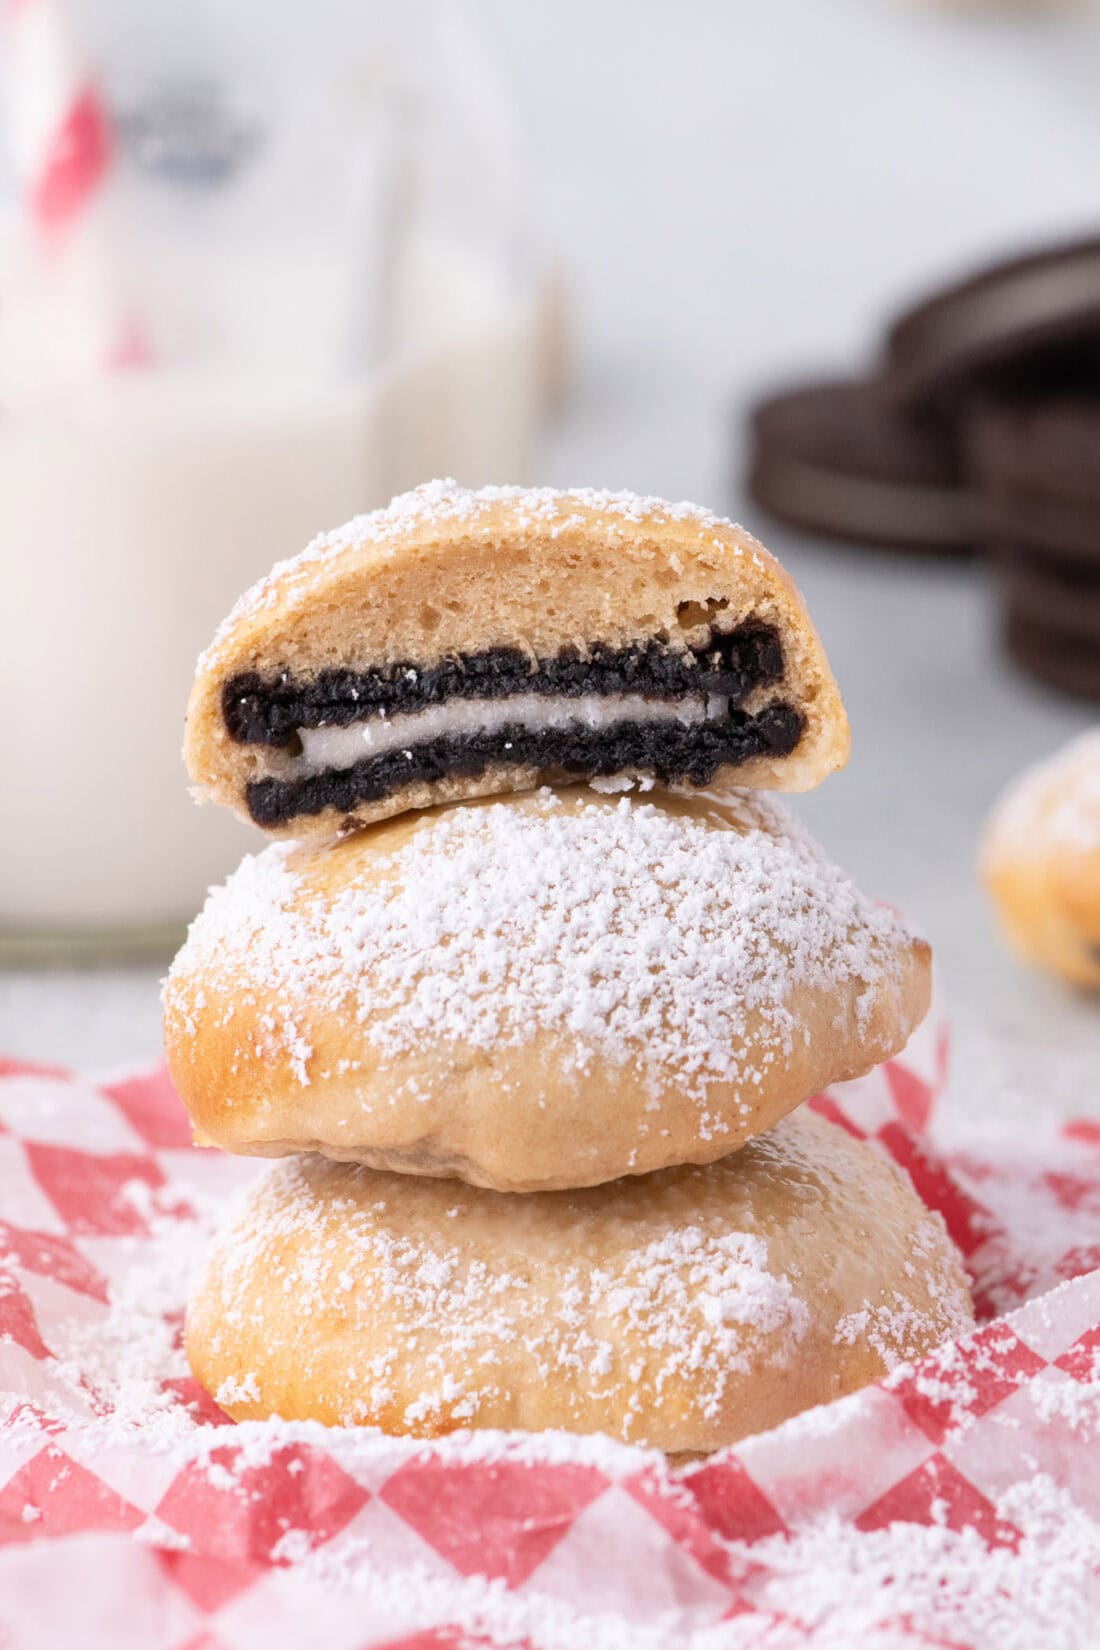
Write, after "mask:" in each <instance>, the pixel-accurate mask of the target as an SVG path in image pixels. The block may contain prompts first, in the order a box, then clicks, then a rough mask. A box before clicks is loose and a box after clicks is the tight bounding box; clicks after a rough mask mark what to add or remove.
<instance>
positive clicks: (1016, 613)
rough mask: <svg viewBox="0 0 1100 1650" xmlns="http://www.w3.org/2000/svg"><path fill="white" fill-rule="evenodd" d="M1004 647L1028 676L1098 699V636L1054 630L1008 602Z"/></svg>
mask: <svg viewBox="0 0 1100 1650" xmlns="http://www.w3.org/2000/svg"><path fill="white" fill-rule="evenodd" d="M1004 639H1005V646H1006V648H1007V649H1008V652H1009V654H1010V655H1011V656H1012V658H1013V659H1014V660H1015V661H1016V663H1017V664H1018V665H1019V666H1020V668H1021V669H1022V670H1026V671H1027V673H1028V675H1029V676H1036V677H1038V678H1039V679H1040V681H1043V682H1047V683H1048V684H1049V685H1050V686H1051V687H1054V688H1057V689H1059V691H1060V692H1062V693H1068V694H1071V695H1072V696H1073V697H1074V698H1076V699H1100V637H1097V636H1089V637H1082V636H1081V635H1079V634H1072V633H1070V632H1063V631H1060V630H1053V629H1051V628H1049V627H1048V626H1047V625H1045V624H1043V623H1041V622H1038V621H1037V620H1036V619H1035V618H1034V617H1033V616H1032V614H1031V612H1030V611H1029V610H1028V609H1026V608H1025V609H1021V608H1020V607H1018V606H1015V605H1012V604H1010V605H1009V606H1008V608H1007V611H1006V614H1005V623H1004Z"/></svg>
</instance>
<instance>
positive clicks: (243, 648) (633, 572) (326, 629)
mask: <svg viewBox="0 0 1100 1650" xmlns="http://www.w3.org/2000/svg"><path fill="white" fill-rule="evenodd" d="M184 755H185V759H186V762H187V766H188V770H189V772H190V774H191V777H192V779H193V780H194V781H195V783H196V786H197V787H198V790H199V793H200V795H205V796H207V797H211V798H213V799H214V800H216V801H219V802H223V803H226V804H228V806H230V807H232V808H233V809H235V810H236V811H237V812H238V813H240V814H242V815H243V816H245V817H246V818H249V819H251V820H252V821H253V822H254V823H256V824H258V825H260V826H262V827H263V828H264V829H265V830H267V831H269V832H271V833H272V834H273V835H278V836H293V837H300V836H305V835H310V834H332V833H333V832H338V831H346V830H351V829H353V828H355V827H356V826H358V825H362V824H368V823H370V822H371V821H373V820H378V819H383V818H386V817H388V816H389V815H392V814H396V813H401V812H403V811H404V810H405V809H408V808H422V807H427V806H430V805H432V804H434V803H438V802H446V801H455V800H458V799H460V798H465V797H472V796H481V795H489V794H493V793H495V792H502V791H517V790H526V789H530V788H531V787H533V786H535V785H537V784H541V783H543V782H544V781H547V780H550V781H553V780H560V779H562V778H589V779H590V778H594V777H597V776H599V777H603V778H612V777H622V778H624V779H629V780H635V779H642V780H644V779H647V778H648V779H652V780H656V781H659V782H661V783H663V784H666V785H688V786H711V785H713V784H714V783H715V782H721V781H724V780H727V779H728V780H730V781H732V782H735V783H736V784H737V785H741V786H744V785H748V786H753V787H760V788H766V789H775V790H807V789H809V788H811V787H812V786H814V785H816V784H817V783H818V782H819V781H820V780H821V779H823V778H824V777H825V776H826V774H828V773H830V772H832V771H833V770H834V769H836V768H839V767H842V766H843V765H844V762H845V761H846V760H847V755H848V724H847V718H846V716H845V713H844V707H843V704H842V702H841V699H840V695H839V693H838V691H837V687H836V684H835V682H834V680H833V677H832V673H831V671H830V669H829V665H828V661H827V660H826V658H825V654H824V651H823V649H822V646H821V643H820V641H819V639H818V637H817V634H816V632H815V630H814V628H813V625H812V623H811V622H810V619H809V616H808V614H807V613H806V610H805V607H804V606H803V604H802V601H801V598H800V597H799V594H798V592H797V590H796V589H795V586H794V584H793V583H792V581H791V579H790V578H789V577H788V575H787V574H786V573H785V572H784V570H783V569H782V568H781V567H780V566H779V564H778V563H777V562H776V561H775V560H774V559H773V558H772V557H771V556H770V555H769V554H768V553H767V551H766V550H764V548H763V547H762V546H761V545H760V544H758V543H757V542H756V540H755V539H753V538H752V537H751V536H750V535H749V534H748V533H746V532H744V531H743V530H742V529H741V528H739V527H735V526H733V525H732V524H731V523H730V522H727V521H722V520H720V519H718V518H717V517H715V516H712V515H710V514H708V513H707V512H706V511H703V510H700V509H698V508H696V507H695V506H694V505H687V504H668V503H665V502H664V501H662V500H659V499H642V498H639V497H636V496H635V495H633V494H623V493H603V492H590V491H577V492H562V493H559V492H553V491H551V490H549V489H536V490H530V489H523V488H518V487H491V488H485V489H483V490H481V491H480V492H469V491H467V490H465V489H463V488H460V487H459V486H458V485H457V483H454V482H432V483H430V484H429V485H427V486H424V487H421V488H418V489H417V490H416V491H415V492H413V493H408V494H404V495H402V496H401V497H399V498H397V499H395V500H394V501H393V503H392V504H391V505H389V507H388V508H387V509H385V510H380V511H377V512H375V513H374V514H373V515H368V516H361V517H358V518H357V519H356V520H354V521H352V522H349V523H348V524H347V526H345V527H342V528H340V529H338V530H337V531H335V532H333V533H328V534H325V535H323V536H322V537H320V538H318V539H317V540H315V541H314V543H313V544H311V545H310V546H309V547H308V549H306V550H305V551H304V552H303V553H302V555H300V556H298V557H297V558H296V559H294V560H292V561H289V562H284V563H281V564H280V565H279V566H277V567H276V568H274V569H273V571H272V572H271V574H270V575H269V576H268V577H267V578H266V579H264V580H263V581H261V583H260V584H258V585H257V586H255V587H254V588H253V589H252V590H250V591H249V592H248V593H247V594H246V595H245V596H244V597H243V598H242V599H241V601H240V602H239V603H238V604H237V606H236V607H235V608H234V610H233V612H232V613H231V614H230V615H229V617H228V619H227V620H226V621H225V623H224V624H223V626H222V627H221V629H220V631H219V632H218V635H217V636H216V637H215V639H214V642H213V643H212V645H211V647H210V648H209V649H208V650H207V652H206V654H205V655H204V656H203V658H202V659H201V660H200V661H199V667H198V673H197V676H196V680H195V685H194V688H193V690H192V694H191V701H190V704H189V707H188V713H187V730H186V738H185V746H184Z"/></svg>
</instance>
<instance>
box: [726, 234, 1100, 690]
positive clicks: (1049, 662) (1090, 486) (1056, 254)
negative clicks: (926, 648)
mask: <svg viewBox="0 0 1100 1650" xmlns="http://www.w3.org/2000/svg"><path fill="white" fill-rule="evenodd" d="M879 353H880V359H879V362H878V364H877V366H876V367H875V369H874V371H873V373H872V375H871V376H869V377H867V378H865V379H862V380H850V381H844V380H830V381H827V382H819V383H814V384H810V385H806V386H803V387H800V388H797V389H789V390H785V391H783V392H782V393H780V394H776V395H773V396H770V397H769V398H768V399H767V400H765V401H762V402H761V403H760V404H759V406H758V407H757V408H756V409H755V412H754V414H753V419H752V431H751V437H752V439H751V448H752V451H751V458H750V470H749V478H748V484H749V490H750V492H751V494H752V496H753V497H754V498H755V499H756V501H757V502H758V503H759V504H761V505H762V506H763V507H764V508H765V509H768V510H770V511H771V512H772V513H773V514H774V515H776V516H778V517H781V518H782V519H784V520H788V521H792V522H794V523H795V524H796V525H798V526H800V527H804V528H807V529H809V530H810V531H811V532H819V533H823V534H825V535H827V536H830V537H835V538H840V539H844V540H848V541H852V542H860V543H866V544H871V545H877V546H882V547H887V548H894V549H900V550H907V551H912V552H916V553H922V554H936V555H961V554H969V553H971V552H973V551H975V550H977V551H980V552H982V553H983V554H984V555H987V556H988V557H989V558H990V560H991V561H992V562H993V564H994V566H995V568H996V572H997V578H998V587H999V590H1000V593H1001V596H1002V614H1003V635H1004V641H1005V645H1006V647H1007V649H1008V651H1009V653H1010V654H1011V656H1012V657H1013V658H1014V659H1015V660H1016V662H1017V663H1018V664H1020V665H1021V666H1022V667H1023V668H1024V669H1026V670H1027V671H1029V672H1030V673H1031V674H1033V675H1035V676H1038V677H1040V678H1041V679H1043V680H1045V681H1047V682H1049V683H1051V684H1052V685H1053V686H1055V687H1058V688H1061V689H1063V690H1064V691H1066V692H1069V693H1073V694H1076V695H1078V696H1080V697H1082V698H1088V699H1100V240H1096V239H1087V240H1080V241H1074V242H1072V243H1069V244H1066V245H1061V246H1056V247H1052V248H1045V249H1043V250H1041V251H1038V252H1034V253H1029V254H1027V255H1025V256H1023V257H1015V258H1012V259H1009V260H1007V261H1004V262H1000V263H996V264H993V265H991V266H990V267H988V268H986V269H983V270H981V271H980V272H978V273H977V274H974V275H970V276H968V277H966V278H965V279H964V280H962V281H959V282H956V283H953V284H951V285H949V286H946V287H944V288H943V289H942V290H940V291H939V292H937V293H935V294H934V295H933V296H932V297H930V298H928V299H926V300H925V301H924V302H922V303H920V304H919V305H917V306H915V307H914V308H912V309H910V310H908V311H906V312H905V313H904V314H903V315H901V316H900V317H899V318H898V319H897V320H896V321H895V322H894V324H893V325H892V326H891V327H890V328H889V330H888V332H887V335H886V339H885V342H884V345H883V347H882V349H881V351H880V352H879Z"/></svg>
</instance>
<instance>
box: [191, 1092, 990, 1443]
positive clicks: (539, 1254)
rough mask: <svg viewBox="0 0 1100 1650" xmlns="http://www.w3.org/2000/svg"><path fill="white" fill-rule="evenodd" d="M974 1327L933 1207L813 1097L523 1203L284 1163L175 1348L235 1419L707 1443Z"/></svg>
mask: <svg viewBox="0 0 1100 1650" xmlns="http://www.w3.org/2000/svg"><path fill="white" fill-rule="evenodd" d="M972 1321H973V1318H972V1311H971V1306H970V1299H969V1295H968V1291H967V1287H966V1282H965V1280H964V1277H963V1273H962V1269H961V1267H960V1264H959V1258H958V1255H957V1254H956V1252H955V1250H954V1248H953V1246H952V1244H951V1241H950V1239H949V1238H948V1236H947V1233H946V1230H945V1229H944V1225H943V1221H942V1219H941V1218H940V1216H939V1215H936V1214H931V1213H929V1211H928V1210H927V1209H925V1208H924V1207H923V1205H922V1204H921V1203H920V1202H919V1201H918V1199H917V1197H916V1196H915V1194H914V1192H913V1189H912V1186H911V1185H910V1184H909V1181H908V1180H907V1179H906V1178H905V1176H904V1175H902V1174H901V1173H900V1172H899V1171H898V1170H897V1169H896V1168H895V1167H894V1165H893V1164H892V1163H890V1162H889V1160H888V1159H887V1158H886V1157H885V1156H884V1155H882V1154H880V1152H879V1151H878V1150H877V1149H876V1148H875V1147H873V1146H870V1145H867V1144H866V1143H865V1142H863V1141H860V1140H854V1139H853V1138H852V1137H851V1136H850V1135H849V1134H847V1133H846V1132H845V1131H844V1130H843V1129H840V1128H838V1127H837V1126H836V1125H835V1124H833V1123H828V1122H826V1121H825V1120H824V1119H822V1118H820V1117H818V1116H816V1115H815V1114H814V1113H812V1112H810V1111H803V1112H800V1113H798V1115H797V1116H795V1117H789V1118H787V1119H786V1120H785V1121H784V1122H782V1123H779V1124H777V1125H776V1127H775V1128H774V1129H773V1130H771V1131H770V1132H769V1133H768V1134H766V1135H763V1136H762V1137H761V1138H760V1139H759V1140H754V1141H753V1142H752V1144H751V1145H749V1146H746V1147H745V1148H744V1150H743V1151H740V1152H738V1153H736V1154H735V1155H734V1156H733V1157H727V1158H725V1159H723V1160H722V1162H720V1163H714V1164H711V1165H710V1167H708V1168H675V1169H666V1170H664V1171H663V1172H662V1173H661V1174H658V1175H653V1176H651V1177H649V1178H648V1179H646V1180H640V1181H639V1180H626V1181H617V1182H615V1183H614V1184H613V1185H609V1186H598V1187H594V1188H590V1189H589V1190H587V1191H579V1192H578V1191H574V1192H544V1193H541V1194H536V1195H534V1196H531V1197H525V1198H509V1197H503V1196H501V1195H500V1194H499V1193H494V1192H488V1191H481V1190H475V1189H472V1188H470V1187H468V1186H456V1185H453V1184H448V1183H447V1182H445V1181H428V1180H420V1181H416V1180H409V1179H407V1178H400V1177H398V1176H395V1175H387V1174H379V1173H376V1172H374V1171H372V1170H369V1169H363V1168H357V1167H354V1166H351V1165H348V1164H336V1163H327V1162H325V1161H324V1159H322V1158H318V1157H306V1158H293V1159H291V1160H290V1161H288V1162H286V1163H282V1164H279V1165H278V1167H277V1168H275V1169H274V1170H272V1172H271V1173H270V1174H268V1175H267V1176H266V1177H265V1178H264V1179H263V1181H262V1182H261V1183H260V1185H259V1186H258V1187H257V1188H256V1189H255V1190H254V1191H253V1192H252V1194H251V1196H250V1197H249V1199H248V1201H247V1203H246V1205H245V1206H244V1207H243V1208H242V1209H241V1211H240V1212H239V1214H238V1215H237V1217H236V1219H235V1220H233V1221H232V1222H231V1223H230V1224H229V1225H228V1226H227V1228H226V1229H225V1230H224V1231H223V1232H222V1233H221V1235H220V1237H219V1238H218V1240H217V1242H216V1244H215V1247H214V1250H213V1253H212V1255H211V1257H210V1261H209V1265H208V1267H207V1270H206V1273H205V1276H204V1277H203V1278H202V1279H201V1280H200V1282H199V1285H198V1288H197V1290H196V1292H195V1295H194V1298H193V1299H192V1302H191V1306H190V1311H189V1313H188V1318H187V1331H186V1346H187V1355H188V1357H189V1359H190V1362H191V1368H192V1369H193V1371H194V1373H195V1375H196V1377H197V1378H198V1380H199V1381H201V1382H202V1384H203V1385H204V1386H205V1387H206V1389H207V1390H208V1391H209V1392H211V1393H212V1394H213V1396H214V1398H215V1399H216V1400H217V1402H218V1403H219V1404H220V1405H221V1406H222V1408H223V1409H225V1410H227V1411H228V1413H229V1414H230V1415H232V1416H233V1417H234V1419H236V1420H262V1419H265V1418H267V1417H269V1416H273V1415H277V1416H281V1417H283V1418H284V1419H287V1420H316V1421H321V1422H326V1423H329V1424H340V1425H365V1426H377V1427H381V1428H382V1429H383V1430H384V1431H386V1432H389V1433H394V1434H400V1435H406V1436H408V1435H411V1436H413V1437H419V1438H436V1437H439V1436H440V1435H442V1434H445V1433H448V1432H453V1431H455V1430H456V1429H457V1428H460V1427H462V1428H465V1427H500V1428H510V1427H522V1428H525V1429H528V1430H540V1429H543V1428H547V1427H567V1428H569V1429H570V1430H571V1431H573V1432H604V1433H609V1434H610V1435H611V1436H612V1437H613V1438H619V1439H622V1440H623V1441H624V1442H627V1443H639V1444H649V1445H653V1446H655V1447H657V1448H658V1449H663V1450H667V1451H669V1452H670V1453H674V1454H682V1453H691V1454H700V1453H704V1452H709V1451H711V1450H715V1449H719V1448H721V1447H722V1446H723V1445H724V1444H731V1443H733V1442H735V1441H736V1440H737V1439H738V1438H742V1437H745V1436H746V1435H747V1434H749V1433H754V1432H760V1431H763V1430H764V1429H766V1428H768V1427H772V1426H776V1425H777V1424H778V1423H779V1422H780V1421H784V1420H786V1419H787V1418H788V1416H791V1415H793V1414H795V1413H797V1412H798V1411H799V1410H802V1409H806V1408H808V1407H809V1406H811V1405H813V1404H820V1403H825V1402H828V1401H829V1400H830V1399H833V1398H837V1397H840V1396H842V1395H843V1394H844V1393H847V1392H852V1391H854V1390H855V1389H856V1388H858V1387H861V1386H864V1385H865V1384H866V1383H867V1382H869V1381H873V1380H875V1379H876V1378H878V1377H879V1376H881V1375H884V1374H886V1373H887V1372H888V1371H889V1370H890V1369H891V1368H893V1367H894V1366H896V1365H897V1364H899V1363H900V1362H902V1361H903V1360H905V1359H909V1358H914V1357H919V1356H920V1355H921V1354H922V1353H924V1352H929V1351H931V1350H932V1348H933V1347H935V1346H937V1345H939V1344H940V1343H941V1342H943V1341H945V1340H947V1339H949V1338H951V1337H952V1336H955V1335H959V1334H962V1333H965V1331H966V1330H967V1329H969V1328H970V1326H971V1324H972Z"/></svg>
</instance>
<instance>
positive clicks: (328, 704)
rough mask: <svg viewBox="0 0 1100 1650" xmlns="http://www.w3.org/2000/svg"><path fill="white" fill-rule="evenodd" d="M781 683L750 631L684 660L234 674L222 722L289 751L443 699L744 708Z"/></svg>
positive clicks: (775, 644) (572, 655)
mask: <svg viewBox="0 0 1100 1650" xmlns="http://www.w3.org/2000/svg"><path fill="white" fill-rule="evenodd" d="M782 675H783V651H782V648H781V647H780V645H779V637H778V636H777V635H776V632H775V631H774V630H773V629H771V628H770V627H769V626H767V625H760V624H750V625H742V626H741V627H740V628H739V629H737V630H734V631H731V632H730V633H729V634H728V635H724V636H723V635H718V634H716V633H713V632H712V634H711V636H710V637H709V639H708V640H707V642H706V643H705V644H704V645H703V646H702V647H699V648H694V649H689V650H686V651H685V650H683V649H679V650H678V649H674V648H671V647H668V646H666V645H665V644H663V643H662V642H660V641H658V640H656V639H654V640H652V641H648V642H644V643H637V644H635V645H634V646H632V647H624V648H609V647H604V646H601V645H600V644H599V643H597V644H595V645H594V646H593V647H592V648H591V649H590V650H589V652H588V654H587V656H582V655H581V654H580V653H579V652H578V651H577V650H576V649H567V650H565V651H564V652H562V653H559V654H558V655H557V656H556V657H555V658H552V659H542V660H539V661H538V662H537V663H534V662H533V661H532V660H531V659H530V658H529V657H528V656H527V655H526V654H525V653H522V652H520V650H519V649H518V648H512V647H494V648H488V649H487V650H486V651H485V652H484V653H475V654H464V655H462V656H461V657H458V658H447V659H441V660H440V661H439V662H438V663H436V664H433V665H420V664H416V663H414V662H413V661H403V662H401V663H398V664H393V665H388V666H386V667H385V669H381V670H368V671H353V670H322V671H319V672H318V674H317V675H316V676H315V677H314V678H313V679H312V680H310V681H296V680H295V679H294V678H293V677H292V676H290V675H289V674H288V673H284V674H283V675H281V676H279V677H276V678H274V679H269V680H263V679H262V678H261V677H259V676H258V675H255V674H246V675H237V676H233V677H231V678H230V679H229V681H227V682H226V684H225V686H224V688H223V689H222V713H223V716H224V718H225V725H226V728H227V729H228V731H229V734H230V737H231V738H233V739H235V740H236V741H237V742H238V743H239V744H255V745H271V746H276V747H285V746H287V745H291V744H293V742H294V738H295V735H296V734H297V732H298V731H299V729H301V728H320V727H349V726H351V725H352V723H355V722H365V721H368V720H369V719H370V718H371V717H375V716H382V715H386V716H401V715H406V714H408V713H410V712H414V711H418V710H424V709H425V708H426V707H427V706H429V705H438V704H442V703H443V702H444V701H445V700H447V699H493V700H499V699H507V698H510V697H511V696H512V695H514V694H520V693H538V694H546V695H555V696H560V697H562V698H579V697H580V696H581V695H582V694H599V695H601V696H603V697H608V698H610V697H612V696H614V695H616V694H639V693H640V694H644V695H645V696H646V697H647V698H653V699H681V698H684V697H685V696H687V695H690V694H705V693H720V694H724V695H726V696H727V697H728V698H730V699H732V700H733V701H734V702H735V703H740V702H741V701H742V700H743V699H744V698H745V697H746V696H747V695H748V694H749V693H751V692H752V690H753V689H754V688H757V687H765V686H767V685H768V684H770V683H772V682H777V681H779V680H780V678H781V677H782Z"/></svg>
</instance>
